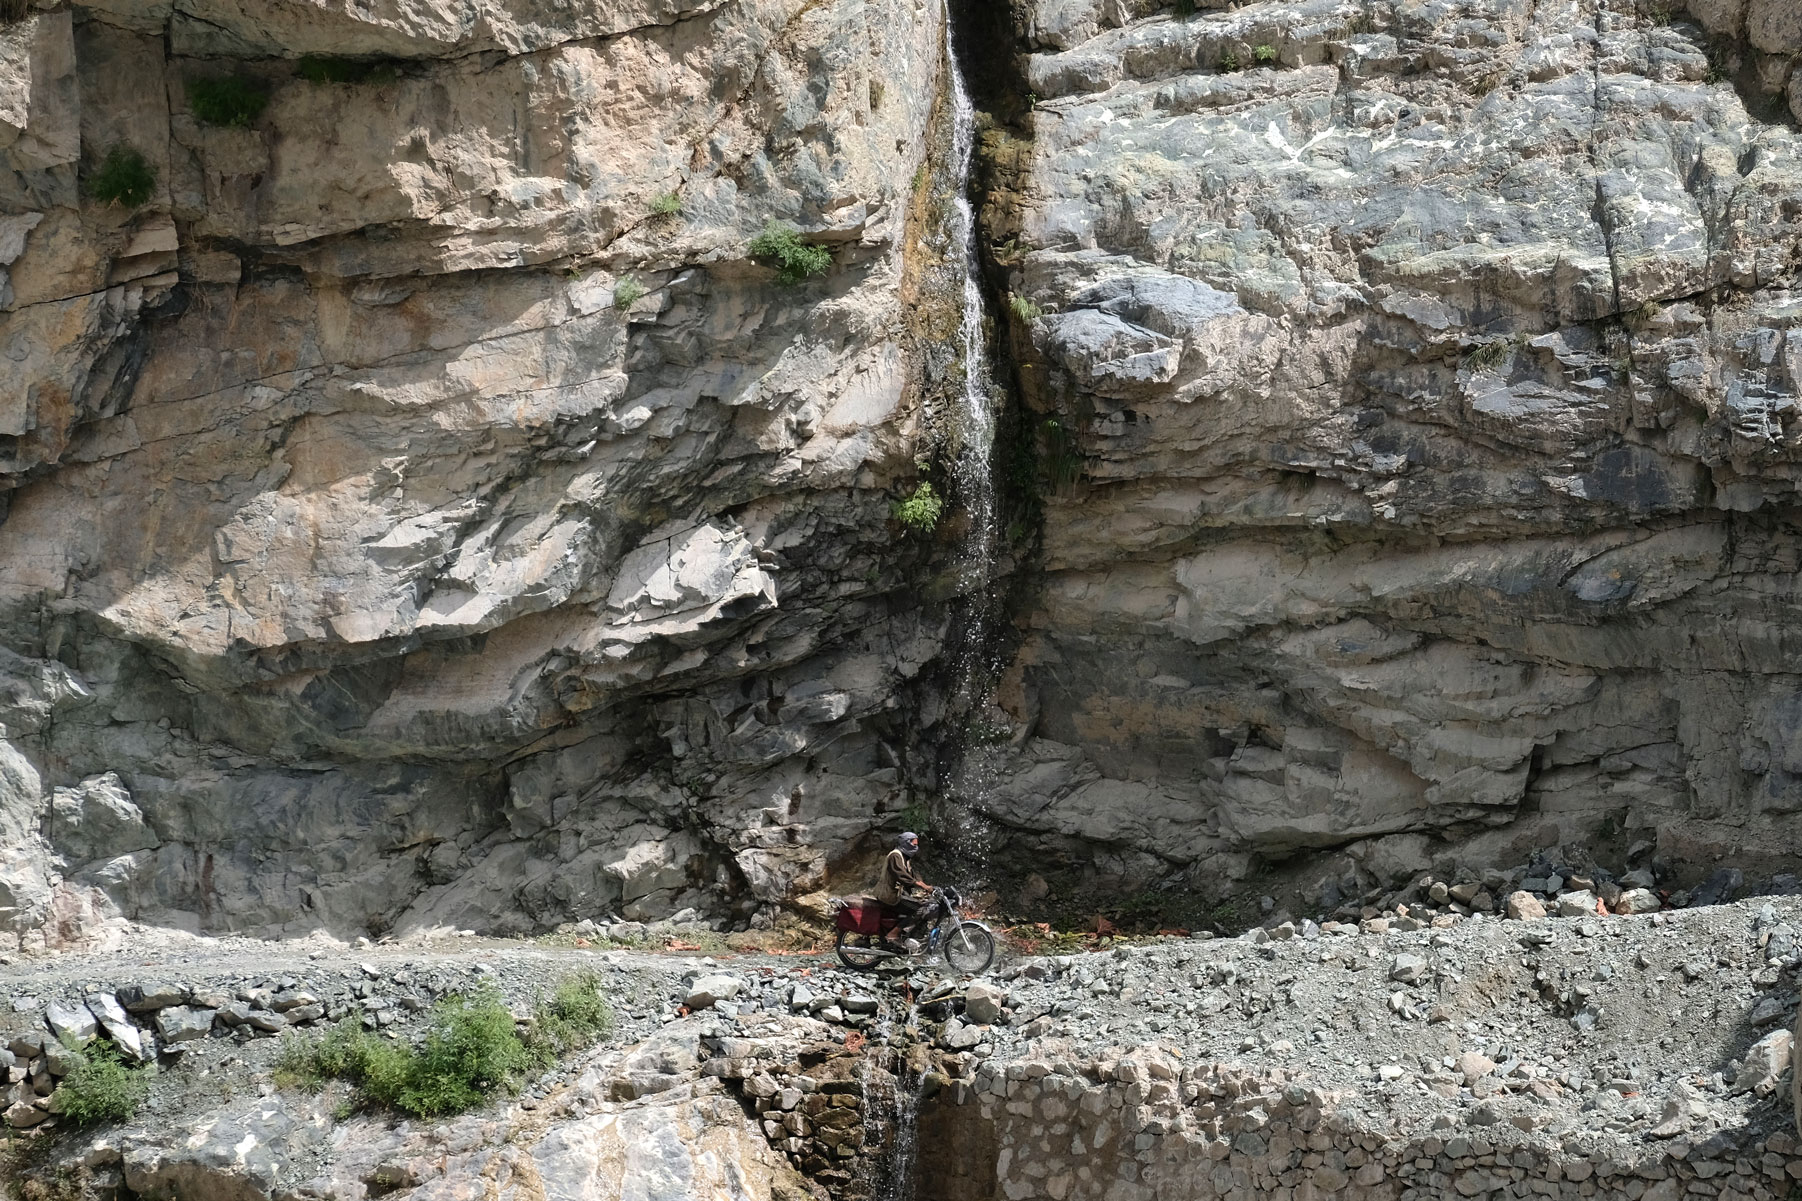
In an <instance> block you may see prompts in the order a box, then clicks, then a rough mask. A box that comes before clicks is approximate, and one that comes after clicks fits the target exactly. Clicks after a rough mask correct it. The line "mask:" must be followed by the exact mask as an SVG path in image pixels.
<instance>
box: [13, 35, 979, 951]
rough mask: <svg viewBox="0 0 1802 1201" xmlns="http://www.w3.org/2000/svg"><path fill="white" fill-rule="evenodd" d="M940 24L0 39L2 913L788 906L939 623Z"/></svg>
mask: <svg viewBox="0 0 1802 1201" xmlns="http://www.w3.org/2000/svg"><path fill="white" fill-rule="evenodd" d="M942 28H943V26H942V13H941V10H940V9H939V7H938V6H936V5H934V4H930V3H924V2H922V3H919V4H905V5H903V6H901V7H900V8H899V9H897V10H894V11H889V10H887V9H879V8H878V7H876V6H872V5H868V4H865V3H863V0H833V2H831V3H826V4H815V3H801V2H800V0H792V2H791V0H730V2H714V0H697V2H690V0H645V2H634V3H626V4H615V3H608V4H599V5H595V4H587V5H576V6H567V5H542V4H534V3H503V2H499V0H495V2H484V3H480V4H475V5H468V4H448V3H445V4H439V3H427V4H388V3H378V4H375V5H373V6H368V5H366V6H352V7H351V8H348V9H347V8H344V7H343V6H340V5H327V4H315V3H299V4H286V5H278V6H275V7H273V8H271V7H270V6H266V5H255V4H250V5H244V4H235V3H229V2H219V3H213V2H210V0H209V2H205V3H198V4H195V3H183V4H180V5H172V4H169V3H136V2H132V3H112V2H109V0H100V2H97V3H93V4H83V5H77V6H74V7H63V8H58V9H54V10H52V9H50V8H48V7H47V6H41V7H39V8H36V9H33V10H32V11H30V12H29V13H28V14H27V15H26V16H25V17H24V18H23V19H22V20H18V21H15V22H13V23H11V24H8V25H6V26H5V27H4V28H3V29H0V156H3V166H4V171H0V268H3V270H0V347H4V348H5V353H4V354H3V355H0V363H4V367H0V397H3V398H4V399H0V564H3V565H4V567H3V570H0V682H3V684H0V725H3V727H4V730H3V734H0V928H4V929H5V930H6V931H7V932H8V937H9V938H21V939H23V940H24V941H25V942H26V944H27V945H29V946H35V945H42V943H43V942H45V941H46V940H48V941H49V942H50V943H52V944H54V943H57V942H59V941H66V940H68V939H71V938H79V937H81V936H82V935H83V934H84V933H85V932H91V931H92V930H93V929H94V928H95V927H96V925H97V924H99V923H101V922H103V921H104V919H106V918H107V917H109V916H119V915H123V916H125V917H128V918H138V919H142V920H144V921H147V922H151V923H158V924H164V925H175V926H181V927H186V928H190V929H195V928H206V929H213V930H219V929H239V930H260V931H265V932H274V931H288V932H298V931H305V930H309V929H313V928H316V927H325V928H330V929H334V930H340V931H344V932H346V933H355V932H360V931H375V932H379V931H384V930H389V929H397V928H398V929H414V928H423V927H432V926H452V927H481V928H483V929H489V930H493V929H509V928H511V929H523V928H532V927H543V926H549V925H554V924H556V923H557V922H560V921H564V920H568V919H572V918H582V917H600V916H613V917H615V918H618V917H626V918H660V917H667V916H669V915H671V914H672V913H676V912H679V911H681V910H683V909H685V908H693V907H700V908H701V909H702V910H704V911H705V912H707V913H708V914H709V915H710V916H734V917H736V918H737V920H740V921H743V920H746V919H748V918H750V917H751V916H753V915H754V914H755V913H757V912H758V911H767V910H768V907H769V906H770V905H771V904H772V903H774V902H777V901H784V900H788V899H790V898H792V897H794V896H795V895H797V894H800V893H806V892H810V891H813V890H814V889H816V888H817V887H818V886H819V884H820V882H821V880H822V878H823V873H824V869H825V864H826V861H827V857H828V856H829V855H835V854H843V853H846V851H847V850H848V849H850V848H854V847H855V846H856V845H857V840H858V839H859V837H860V836H861V835H862V834H863V833H864V832H865V831H866V830H867V829H868V828H869V827H870V826H871V825H872V824H874V823H876V822H878V821H880V820H882V818H881V814H882V812H883V811H884V809H885V807H886V808H887V809H896V808H899V807H900V805H901V804H902V803H903V800H904V796H903V793H904V788H903V785H904V784H905V783H906V782H907V780H908V779H909V778H910V777H911V776H912V775H913V774H915V769H914V768H912V767H911V766H910V762H911V757H912V756H913V755H914V754H915V748H914V747H913V745H912V742H911V740H912V737H913V733H912V731H913V726H914V722H913V720H912V719H911V718H904V717H901V716H899V715H898V714H899V713H900V712H901V711H902V710H903V709H905V708H906V706H907V705H908V704H909V703H910V702H909V700H908V698H909V695H910V693H909V690H910V688H911V686H912V684H911V682H912V681H913V680H914V678H915V677H916V676H917V675H918V673H919V672H920V671H921V670H922V668H923V667H924V666H925V665H926V664H927V663H928V662H929V661H930V659H931V657H932V655H933V654H934V653H935V650H936V647H937V642H938V638H939V625H940V622H941V620H942V619H941V618H940V617H939V616H936V615H934V614H932V613H929V612H925V611H923V610H922V608H921V606H920V596H919V590H918V587H917V586H918V583H919V578H920V572H919V571H918V570H917V569H916V566H915V564H916V561H917V560H919V559H920V558H922V557H923V556H924V555H925V554H926V553H927V552H926V550H925V547H926V546H927V543H926V542H925V541H924V540H921V539H917V538H909V537H905V536H902V532H901V531H900V530H899V528H898V527H897V526H896V525H895V524H894V523H893V521H892V519H891V517H890V509H891V505H892V503H893V499H894V497H895V496H896V495H898V494H902V493H904V492H905V490H906V489H908V488H910V487H911V485H912V481H913V478H914V476H915V475H916V473H917V470H918V469H917V467H916V464H915V458H916V455H917V454H918V453H920V452H921V449H922V446H923V445H924V442H923V430H922V414H921V379H920V371H919V356H918V348H917V345H916V344H915V342H914V340H913V335H912V334H911V333H910V329H909V323H908V320H907V309H906V308H905V307H904V304H903V300H902V296H903V290H904V285H905V284H906V281H905V279H904V270H906V269H909V268H908V265H907V264H906V263H904V261H903V256H902V242H903V236H902V235H903V231H904V229H906V227H907V223H908V221H909V212H910V205H911V202H912V201H911V198H912V196H913V195H914V193H915V191H916V190H917V188H916V183H917V180H916V172H917V171H919V170H921V168H922V162H923V156H924V147H925V144H926V141H927V139H926V131H927V130H928V127H929V122H930V117H931V113H932V106H933V104H934V97H935V94H936V91H937V80H938V78H939V75H940V71H941V57H942V48H941V34H942ZM115 149H116V150H118V151H119V152H120V154H121V155H123V156H124V160H125V161H127V162H130V161H132V156H136V161H137V163H138V167H139V168H141V170H140V172H139V174H140V176H142V177H144V180H147V182H144V190H145V192H146V195H145V196H144V197H142V198H141V199H142V203H137V202H136V201H137V199H140V198H135V197H131V196H127V197H126V198H125V199H120V198H119V196H118V194H117V191H116V189H117V187H118V185H119V180H120V179H121V178H123V179H125V181H126V183H130V180H131V178H132V177H130V176H122V177H115V176H111V175H108V174H107V171H108V158H109V156H110V155H111V154H112V152H113V151H114V150H115ZM109 180H110V181H111V186H113V187H114V189H115V190H114V191H112V192H106V189H107V187H108V186H109V185H108V181H109ZM141 182H143V181H142V180H141ZM97 192H106V194H107V195H109V196H111V197H112V200H111V202H108V201H106V200H103V199H101V198H100V197H99V196H98V195H97ZM772 221H775V222H778V223H785V224H786V225H787V226H788V227H789V228H790V229H791V230H794V231H797V233H798V236H799V237H800V238H801V239H803V240H804V241H806V242H808V243H810V244H812V245H814V246H818V247H824V248H826V249H827V250H829V252H830V254H831V263H830V266H829V268H828V269H827V270H826V271H825V272H824V273H823V274H820V275H817V276H814V277H811V278H809V279H808V280H806V281H805V282H803V283H801V284H800V285H799V286H794V287H785V286H781V283H780V281H779V280H778V278H777V273H776V272H775V271H774V270H773V269H772V267H771V265H770V264H769V263H768V262H767V261H761V260H758V261H753V260H752V259H751V258H750V257H748V253H749V252H748V247H749V244H750V242H751V241H752V239H753V237H754V235H756V234H757V233H758V232H759V231H760V230H762V229H763V228H764V227H765V226H766V224H768V223H769V222H772ZM764 916H765V917H766V918H767V916H768V913H767V912H765V914H764Z"/></svg>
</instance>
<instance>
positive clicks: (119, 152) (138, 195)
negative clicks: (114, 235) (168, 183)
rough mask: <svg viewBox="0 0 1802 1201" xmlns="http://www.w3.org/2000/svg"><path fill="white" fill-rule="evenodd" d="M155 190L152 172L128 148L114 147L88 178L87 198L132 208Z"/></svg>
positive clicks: (153, 172)
mask: <svg viewBox="0 0 1802 1201" xmlns="http://www.w3.org/2000/svg"><path fill="white" fill-rule="evenodd" d="M155 191H156V169H155V168H154V167H152V166H151V165H150V164H149V163H148V162H146V161H145V160H144V156H143V155H141V154H139V153H138V152H137V151H136V150H133V149H132V148H131V147H130V146H124V145H119V146H114V147H113V148H112V149H111V150H109V151H107V152H106V158H104V159H102V160H101V163H100V166H98V167H96V168H95V169H94V173H93V174H92V175H90V176H88V195H90V196H92V197H93V198H94V199H96V200H99V201H101V202H103V203H105V204H116V205H119V206H121V207H123V208H128V209H135V208H137V207H138V206H139V205H141V204H143V203H144V202H145V201H147V200H149V199H150V197H151V194H152V193H154V192H155Z"/></svg>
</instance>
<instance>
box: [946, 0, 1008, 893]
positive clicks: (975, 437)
mask: <svg viewBox="0 0 1802 1201" xmlns="http://www.w3.org/2000/svg"><path fill="white" fill-rule="evenodd" d="M953 2H954V0H947V2H946V6H945V72H946V78H947V80H948V81H949V91H950V101H951V105H950V107H951V162H950V167H951V172H952V175H951V178H952V190H951V202H952V203H951V214H950V217H951V219H950V225H951V226H952V228H951V230H950V232H951V234H952V236H953V238H954V239H955V241H956V243H957V245H958V247H959V249H960V251H961V257H962V259H963V264H962V265H963V318H962V321H961V323H960V325H959V329H958V337H959V341H960V342H961V344H962V345H961V347H960V349H961V350H962V352H963V397H962V404H961V405H960V406H959V408H958V410H957V414H956V422H955V426H954V429H955V433H956V438H957V442H956V452H957V453H956V457H955V459H954V461H953V463H952V468H951V470H952V475H953V478H954V479H955V480H956V483H957V494H958V498H959V500H960V501H961V502H962V504H963V507H964V511H965V513H966V515H967V522H968V524H967V527H966V529H965V531H964V535H963V540H962V545H961V546H960V547H959V548H958V561H957V585H958V587H957V590H958V593H959V594H960V596H961V597H962V598H963V599H962V606H963V629H962V631H961V635H960V640H959V641H960V645H959V646H958V648H957V651H956V657H955V671H956V678H955V680H954V681H953V685H952V693H953V696H955V697H957V698H958V701H959V703H958V704H957V705H956V706H955V708H954V711H958V712H962V713H964V714H966V715H968V716H971V717H978V716H979V715H980V714H981V712H982V709H983V706H984V704H985V702H986V701H987V699H988V693H987V687H988V672H987V666H988V665H987V664H986V663H985V662H984V655H985V653H986V651H987V649H988V631H989V622H990V619H991V610H992V609H993V607H994V596H993V588H992V585H993V582H994V577H995V555H996V530H995V525H996V504H995V478H994V463H993V459H994V446H995V397H994V377H993V376H992V374H991V373H990V370H989V350H988V340H987V337H986V334H985V324H986V314H985V312H984V305H983V297H982V261H981V256H980V254H979V253H978V250H977V244H976V238H977V225H976V209H975V206H974V205H973V204H971V202H970V174H971V169H972V167H973V166H974V164H975V159H976V108H975V106H974V105H973V104H972V103H971V101H970V90H969V87H968V86H967V85H966V83H965V81H964V72H963V68H962V66H960V65H959V63H958V61H957V35H956V30H955V28H954V24H955V23H954V22H953V20H952V17H951V4H952V3H953ZM987 786H988V781H986V780H985V779H984V778H983V776H982V773H981V772H980V771H978V770H973V769H972V765H971V764H970V763H969V761H968V759H967V757H966V758H965V761H964V763H963V765H962V766H960V768H959V769H958V778H957V779H956V780H955V781H952V782H951V784H950V788H949V789H948V792H947V799H949V800H952V801H954V802H955V804H954V805H953V806H952V807H951V811H950V813H949V815H948V816H949V817H950V818H951V819H952V824H953V825H954V827H955V829H956V834H957V843H958V848H957V849H958V852H959V857H960V858H961V859H963V861H964V865H965V868H966V870H972V869H973V871H974V872H975V874H976V878H974V879H966V883H968V884H976V883H979V882H980V879H981V877H982V875H983V874H984V866H985V865H986V864H987V862H988V859H989V852H990V841H991V832H990V830H989V827H988V824H987V822H985V821H984V820H983V819H982V818H981V817H980V816H979V815H978V814H977V813H976V811H975V810H974V809H973V808H972V806H971V804H970V802H971V800H972V798H973V797H977V796H980V795H981V794H982V793H984V792H985V791H987Z"/></svg>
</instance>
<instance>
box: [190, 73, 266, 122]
mask: <svg viewBox="0 0 1802 1201" xmlns="http://www.w3.org/2000/svg"><path fill="white" fill-rule="evenodd" d="M268 103H269V96H268V94H267V93H265V92H264V91H263V89H262V88H260V87H258V86H257V85H256V84H254V83H252V82H250V81H249V80H247V79H239V78H238V77H236V76H227V77H226V78H224V79H190V80H188V109H189V111H191V112H192V113H193V114H194V119H195V120H196V121H199V122H200V123H201V124H203V125H219V126H224V127H226V128H230V129H248V128H250V127H251V126H252V125H254V124H255V123H256V119H257V118H258V117H260V116H262V115H263V109H264V107H265V106H267V105H268Z"/></svg>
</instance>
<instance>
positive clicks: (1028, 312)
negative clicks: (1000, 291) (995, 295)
mask: <svg viewBox="0 0 1802 1201" xmlns="http://www.w3.org/2000/svg"><path fill="white" fill-rule="evenodd" d="M1007 307H1008V308H1010V309H1012V310H1013V313H1014V316H1016V317H1018V318H1019V319H1020V320H1022V321H1036V320H1038V319H1039V318H1040V317H1043V316H1044V315H1045V311H1044V310H1043V309H1041V308H1040V307H1039V306H1038V305H1036V304H1034V303H1033V302H1032V301H1030V300H1028V299H1027V298H1026V297H1024V296H1022V295H1020V294H1019V293H1018V292H1015V293H1014V294H1013V295H1012V296H1009V297H1008V298H1007Z"/></svg>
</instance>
